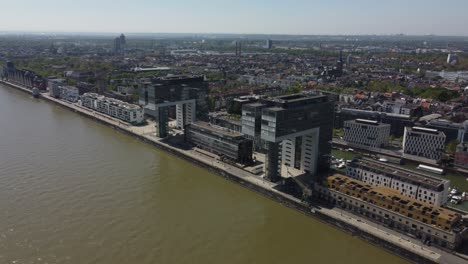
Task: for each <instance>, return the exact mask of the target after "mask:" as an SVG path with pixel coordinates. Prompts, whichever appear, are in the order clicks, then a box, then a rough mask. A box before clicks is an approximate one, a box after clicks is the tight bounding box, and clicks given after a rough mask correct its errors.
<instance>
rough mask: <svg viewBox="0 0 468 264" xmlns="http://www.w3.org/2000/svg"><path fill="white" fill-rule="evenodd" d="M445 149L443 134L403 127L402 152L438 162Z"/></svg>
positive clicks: (433, 130)
mask: <svg viewBox="0 0 468 264" xmlns="http://www.w3.org/2000/svg"><path fill="white" fill-rule="evenodd" d="M444 148H445V134H444V133H443V132H441V131H437V130H436V129H429V128H422V127H412V128H411V127H405V134H404V136H403V152H404V153H405V154H410V155H414V156H418V157H423V158H427V159H431V160H435V161H438V160H440V159H441V157H442V152H443V151H444Z"/></svg>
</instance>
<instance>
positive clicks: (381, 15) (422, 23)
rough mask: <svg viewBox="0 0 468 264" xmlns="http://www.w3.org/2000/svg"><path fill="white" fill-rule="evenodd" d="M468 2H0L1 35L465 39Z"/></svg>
mask: <svg viewBox="0 0 468 264" xmlns="http://www.w3.org/2000/svg"><path fill="white" fill-rule="evenodd" d="M467 10H468V0H269V1H267V0H125V1H124V0H60V1H57V0H0V31H28V32H29V31H31V32H109V33H114V32H115V33H119V32H123V33H241V34H248V33H252V34H304V35H367V34H379V35H387V34H400V33H401V34H408V35H426V34H435V35H462V36H468V12H467Z"/></svg>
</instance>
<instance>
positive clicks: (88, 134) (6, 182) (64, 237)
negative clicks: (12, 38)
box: [0, 85, 407, 264]
mask: <svg viewBox="0 0 468 264" xmlns="http://www.w3.org/2000/svg"><path fill="white" fill-rule="evenodd" d="M376 262H378V263H379V264H386V263H392V264H395V263H397V264H398V263H407V262H406V261H405V260H402V259H400V258H399V257H397V256H394V255H392V254H390V253H388V252H386V251H384V250H382V249H380V248H377V247H375V246H372V245H370V244H368V243H366V242H363V241H361V240H359V239H358V238H355V237H352V236H350V235H348V234H345V233H343V232H341V231H339V230H336V229H334V228H333V227H330V226H328V225H326V224H323V223H321V222H318V221H316V220H314V219H312V218H310V217H307V216H305V215H303V214H301V213H299V212H296V211H294V210H292V209H289V208H287V207H284V206H282V205H280V204H278V203H276V202H274V201H271V200H269V199H267V198H265V197H263V196H260V195H258V194H256V193H254V192H251V191H249V190H247V189H244V188H243V187H240V186H238V185H236V184H234V183H232V182H228V181H226V180H224V179H222V178H220V177H217V176H216V175H214V174H212V173H210V172H208V171H206V170H204V169H202V168H199V167H197V166H195V165H193V164H191V163H188V162H186V161H183V160H181V159H179V158H176V157H174V156H171V155H169V154H167V153H165V152H163V151H160V150H158V149H155V148H154V147H152V146H150V145H147V144H145V143H142V142H140V141H138V140H136V139H134V138H132V137H131V136H128V135H124V134H121V133H119V132H117V131H115V130H113V129H111V128H108V127H106V126H104V125H101V124H98V123H96V122H94V121H91V120H88V119H86V118H84V117H81V116H79V115H77V114H75V113H73V112H71V111H69V110H66V109H63V108H61V107H59V106H56V105H52V104H49V103H47V102H45V101H42V100H40V99H33V98H32V97H31V96H29V95H27V94H25V93H23V92H20V91H17V90H14V89H13V88H9V87H5V86H2V85H0V263H17V264H20V263H49V264H52V263H80V264H87V263H96V264H107V263H109V264H114V263H132V264H133V263H138V264H146V263H148V264H150V263H169V264H170V263H174V264H175V263H177V264H183V263H203V264H206V263H258V264H262V263H265V264H267V263H268V264H272V263H356V264H358V263H359V264H366V263H376Z"/></svg>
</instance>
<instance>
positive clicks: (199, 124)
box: [190, 121, 243, 138]
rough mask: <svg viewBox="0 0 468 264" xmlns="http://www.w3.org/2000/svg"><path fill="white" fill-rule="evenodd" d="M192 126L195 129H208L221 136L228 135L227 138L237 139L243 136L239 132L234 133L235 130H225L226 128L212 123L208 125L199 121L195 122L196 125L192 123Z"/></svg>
mask: <svg viewBox="0 0 468 264" xmlns="http://www.w3.org/2000/svg"><path fill="white" fill-rule="evenodd" d="M190 125H191V126H195V127H200V128H204V129H207V130H210V131H213V132H216V133H219V134H223V135H226V136H229V137H234V138H236V137H242V136H243V135H242V133H239V132H237V131H233V130H230V129H227V128H224V127H220V126H217V125H213V124H210V123H207V122H204V121H197V122H194V123H192V124H190Z"/></svg>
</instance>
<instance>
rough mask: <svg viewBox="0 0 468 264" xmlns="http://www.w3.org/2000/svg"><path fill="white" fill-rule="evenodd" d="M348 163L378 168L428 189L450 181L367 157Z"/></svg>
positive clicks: (436, 187)
mask: <svg viewBox="0 0 468 264" xmlns="http://www.w3.org/2000/svg"><path fill="white" fill-rule="evenodd" d="M350 165H351V166H353V165H357V166H364V167H366V168H368V169H372V170H378V171H380V172H383V173H386V174H390V175H393V176H396V177H399V178H400V179H404V180H405V181H407V182H412V183H416V184H420V185H423V186H425V187H427V188H429V189H436V190H437V189H438V188H440V187H441V186H442V185H443V184H447V183H449V182H450V181H449V180H446V179H442V178H436V177H432V176H429V175H426V174H422V173H419V172H415V171H410V170H405V169H401V168H399V167H397V166H393V165H388V164H385V165H384V164H382V163H380V162H376V161H373V160H369V159H360V160H358V161H354V162H351V164H350Z"/></svg>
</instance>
